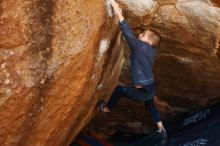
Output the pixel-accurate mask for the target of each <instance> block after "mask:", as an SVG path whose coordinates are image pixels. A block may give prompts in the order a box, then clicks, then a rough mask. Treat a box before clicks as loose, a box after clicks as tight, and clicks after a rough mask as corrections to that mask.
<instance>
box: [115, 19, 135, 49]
mask: <svg viewBox="0 0 220 146" xmlns="http://www.w3.org/2000/svg"><path fill="white" fill-rule="evenodd" d="M119 28H120V29H121V31H122V34H123V36H124V37H125V39H126V40H127V42H128V44H129V46H130V48H131V49H134V48H135V46H136V45H137V44H136V43H137V38H136V37H135V36H134V34H133V32H132V30H131V28H130V26H129V24H128V22H127V21H126V20H125V19H124V20H123V21H122V22H119Z"/></svg>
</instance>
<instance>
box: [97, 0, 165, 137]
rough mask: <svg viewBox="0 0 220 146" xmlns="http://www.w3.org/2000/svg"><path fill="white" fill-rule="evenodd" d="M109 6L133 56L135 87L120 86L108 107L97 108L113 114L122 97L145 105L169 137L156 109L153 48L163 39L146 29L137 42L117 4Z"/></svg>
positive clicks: (160, 130)
mask: <svg viewBox="0 0 220 146" xmlns="http://www.w3.org/2000/svg"><path fill="white" fill-rule="evenodd" d="M110 4H111V6H112V7H113V9H114V12H115V15H116V16H117V17H118V20H119V27H120V29H121V31H122V34H123V36H124V37H125V39H126V41H127V42H128V45H129V47H130V49H131V52H132V54H131V77H132V84H133V86H121V85H118V86H117V87H116V88H115V90H114V91H113V93H112V95H111V97H110V99H109V101H108V103H107V104H105V102H104V101H102V100H101V101H99V102H98V107H99V108H100V109H101V111H102V112H110V110H111V109H112V108H114V107H115V106H116V104H117V102H118V101H119V99H120V97H126V98H128V99H132V100H136V101H142V102H144V104H145V106H146V108H147V109H148V110H149V112H150V114H151V116H152V119H153V121H154V122H155V124H156V125H157V127H158V132H161V133H162V134H163V135H166V131H165V129H164V126H163V123H162V121H161V119H160V115H159V113H158V111H157V109H156V107H155V105H154V98H155V94H156V85H155V80H154V76H153V71H152V67H153V62H154V58H155V53H156V50H155V49H154V48H153V47H155V46H157V45H158V44H159V43H160V35H159V34H158V33H157V32H156V31H154V30H152V29H147V30H145V31H144V32H143V33H141V34H140V35H139V37H138V38H136V37H135V36H134V34H133V32H132V30H131V28H130V26H129V24H128V22H127V21H126V20H125V19H124V17H123V15H122V10H121V9H120V7H119V5H118V3H116V2H115V1H114V0H111V1H110Z"/></svg>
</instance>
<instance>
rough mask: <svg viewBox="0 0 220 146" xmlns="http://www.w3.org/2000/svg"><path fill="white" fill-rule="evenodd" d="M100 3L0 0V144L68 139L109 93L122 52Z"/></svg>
mask: <svg viewBox="0 0 220 146" xmlns="http://www.w3.org/2000/svg"><path fill="white" fill-rule="evenodd" d="M105 9H106V8H105V3H104V1H103V0H97V1H96V4H94V1H92V0H86V1H81V0H75V1H70V0H57V1H52V0H49V1H41V0H17V1H13V0H1V1H0V16H1V18H0V33H1V34H0V67H1V72H0V129H1V130H0V145H10V146H12V145H13V146H15V145H22V146H25V145H28V146H29V145H38V146H43V145H47V146H50V145H51V146H55V145H56V146H58V145H68V143H70V142H71V141H72V139H73V137H75V136H76V134H77V133H78V132H79V131H80V130H81V128H82V127H83V126H84V125H85V124H86V123H87V122H88V121H89V119H90V118H91V116H92V113H93V110H94V106H95V103H96V102H97V100H98V98H100V97H102V96H103V97H106V94H110V92H111V90H112V89H113V86H115V84H116V83H117V80H118V77H119V73H120V68H121V65H122V61H123V56H122V50H121V49H119V48H120V47H119V46H120V41H117V40H119V39H117V38H118V34H119V31H118V30H117V29H116V28H117V27H116V25H115V22H114V21H113V19H112V18H111V17H110V16H108V13H106V10H105ZM101 89H104V91H105V92H101V91H100V90H101ZM102 91H103V90H102Z"/></svg>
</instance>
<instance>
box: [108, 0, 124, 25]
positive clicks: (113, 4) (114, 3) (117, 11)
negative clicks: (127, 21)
mask: <svg viewBox="0 0 220 146" xmlns="http://www.w3.org/2000/svg"><path fill="white" fill-rule="evenodd" d="M109 2H110V4H111V6H112V7H113V9H114V12H115V14H116V15H117V16H118V18H119V21H120V22H122V21H123V20H124V16H123V15H122V10H121V8H120V7H119V5H118V3H117V2H115V1H114V0H109Z"/></svg>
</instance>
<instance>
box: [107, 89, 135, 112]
mask: <svg viewBox="0 0 220 146" xmlns="http://www.w3.org/2000/svg"><path fill="white" fill-rule="evenodd" d="M133 92H134V88H133V87H129V86H121V85H118V86H117V87H116V88H115V90H114V91H113V93H112V94H111V97H110V99H109V101H108V103H107V107H108V108H109V109H112V108H114V107H115V106H116V104H117V103H118V101H119V99H120V98H121V97H122V96H123V97H127V98H132V95H133Z"/></svg>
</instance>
